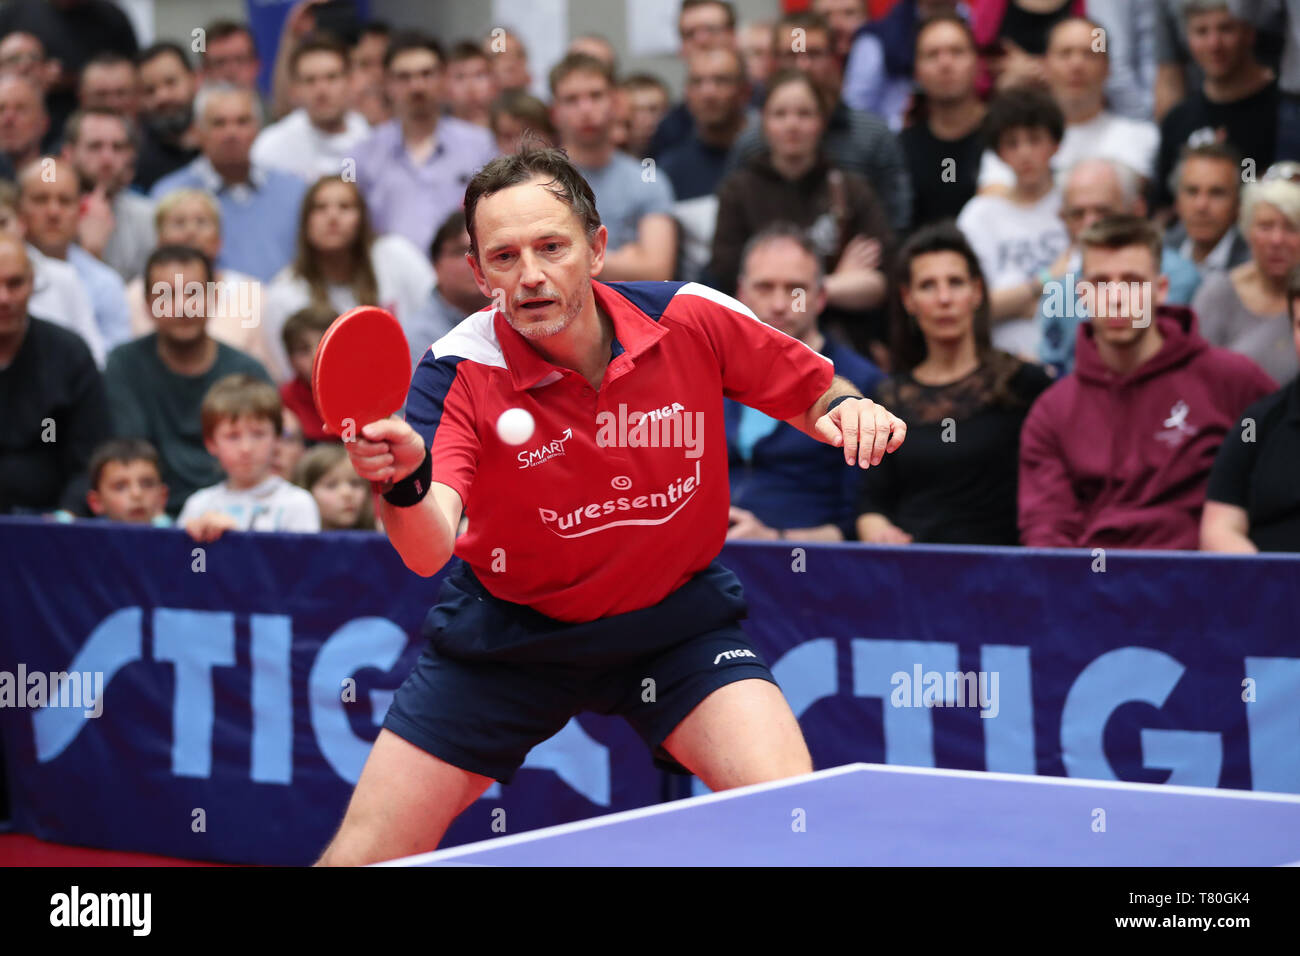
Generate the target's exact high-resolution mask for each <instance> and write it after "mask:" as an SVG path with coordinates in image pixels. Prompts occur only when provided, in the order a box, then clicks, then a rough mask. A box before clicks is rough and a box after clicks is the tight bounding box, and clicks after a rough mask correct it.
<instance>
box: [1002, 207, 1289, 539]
mask: <svg viewBox="0 0 1300 956" xmlns="http://www.w3.org/2000/svg"><path fill="white" fill-rule="evenodd" d="M1080 241H1081V243H1082V246H1083V279H1082V281H1083V282H1084V283H1085V284H1086V285H1087V286H1090V287H1091V293H1090V294H1091V295H1092V296H1093V301H1094V302H1106V303H1108V305H1107V308H1106V309H1100V308H1098V309H1094V310H1093V317H1092V320H1091V321H1090V322H1088V323H1085V324H1082V325H1080V326H1079V333H1078V335H1079V337H1078V342H1077V343H1076V345H1075V368H1074V372H1073V373H1071V374H1070V375H1068V376H1066V377H1065V378H1064V379H1062V380H1061V381H1059V382H1057V383H1056V384H1055V385H1053V386H1052V387H1051V388H1049V389H1048V390H1047V391H1046V392H1045V393H1044V394H1043V396H1042V397H1041V398H1040V399H1039V400H1038V401H1037V402H1036V403H1035V404H1034V407H1033V408H1032V409H1031V410H1030V412H1029V417H1028V419H1026V421H1025V427H1024V430H1023V431H1022V433H1021V436H1020V487H1019V501H1020V537H1021V541H1022V542H1023V543H1024V544H1026V545H1028V546H1030V547H1063V548H1095V547H1102V548H1107V547H1113V548H1182V549H1190V548H1195V547H1196V546H1197V541H1198V528H1199V526H1200V521H1201V508H1202V505H1203V504H1204V502H1205V486H1206V481H1207V479H1208V478H1209V475H1210V467H1211V465H1212V464H1213V462H1214V456H1215V453H1216V452H1217V451H1218V448H1219V445H1220V444H1221V443H1222V442H1223V440H1224V436H1225V434H1226V433H1227V432H1228V430H1229V429H1231V428H1232V427H1234V425H1235V424H1236V422H1237V419H1238V417H1239V416H1240V415H1241V412H1242V410H1243V409H1244V408H1245V407H1246V406H1248V405H1249V404H1250V403H1251V402H1253V401H1256V400H1257V399H1259V398H1262V397H1263V396H1264V395H1267V394H1269V393H1270V392H1272V391H1273V390H1274V389H1276V387H1277V386H1276V385H1275V384H1274V382H1273V380H1272V379H1270V378H1269V377H1268V375H1266V374H1265V373H1264V372H1263V370H1261V369H1260V368H1259V366H1258V365H1256V364H1255V363H1254V362H1252V361H1251V360H1250V359H1248V358H1246V357H1245V356H1243V355H1237V354H1236V353H1234V352H1229V351H1227V350H1226V349H1219V348H1214V347H1213V346H1211V345H1210V344H1209V343H1208V342H1206V341H1205V340H1204V339H1203V338H1201V337H1200V335H1198V334H1197V332H1196V318H1195V315H1194V313H1192V312H1191V311H1190V310H1189V309H1186V308H1179V307H1177V306H1166V305H1164V304H1163V303H1164V298H1165V292H1166V290H1167V288H1168V281H1167V280H1166V279H1165V277H1164V276H1162V275H1160V270H1159V262H1160V252H1161V241H1160V232H1159V230H1158V229H1157V228H1156V227H1155V225H1153V224H1152V223H1151V222H1149V221H1147V220H1145V219H1139V218H1137V217H1136V216H1115V217H1112V218H1110V219H1103V220H1101V221H1100V222H1098V223H1096V224H1095V225H1094V226H1093V227H1092V228H1091V229H1089V230H1088V231H1087V232H1085V233H1084V234H1083V236H1082V237H1081V240H1080ZM1102 313H1105V316H1104V317H1102Z"/></svg>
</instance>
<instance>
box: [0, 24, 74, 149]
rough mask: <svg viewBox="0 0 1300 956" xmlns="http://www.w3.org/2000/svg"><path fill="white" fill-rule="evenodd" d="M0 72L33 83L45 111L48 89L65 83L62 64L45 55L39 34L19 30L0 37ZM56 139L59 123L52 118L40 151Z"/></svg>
mask: <svg viewBox="0 0 1300 956" xmlns="http://www.w3.org/2000/svg"><path fill="white" fill-rule="evenodd" d="M0 73H12V74H15V75H16V76H24V77H26V78H27V79H29V80H31V81H32V82H33V83H34V84H36V88H37V89H38V90H40V91H41V96H42V98H43V100H44V102H45V109H46V112H47V113H48V112H49V106H50V104H49V96H50V90H51V89H52V88H53V87H54V86H56V85H58V86H60V87H62V86H66V82H65V77H64V76H63V66H62V64H61V63H59V61H58V60H52V59H50V57H48V56H47V55H46V53H45V44H43V43H42V42H41V41H40V38H39V37H37V36H35V35H34V34H31V33H24V32H22V31H21V30H17V31H15V32H13V33H10V34H8V35H7V36H5V38H4V39H3V40H0ZM60 98H61V99H62V98H63V97H60ZM58 118H61V117H58ZM58 118H56V119H58ZM57 139H58V125H57V123H53V122H52V123H51V124H50V131H49V133H48V134H47V136H46V138H45V140H44V141H43V142H42V145H41V151H42V152H45V150H46V147H47V146H48V145H50V144H51V142H52V141H54V140H57Z"/></svg>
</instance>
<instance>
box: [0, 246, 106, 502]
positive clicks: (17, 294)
mask: <svg viewBox="0 0 1300 956" xmlns="http://www.w3.org/2000/svg"><path fill="white" fill-rule="evenodd" d="M32 281H33V280H32V266H31V262H30V261H28V258H27V251H26V249H25V248H24V246H23V243H22V241H21V240H19V239H15V238H14V237H12V236H7V235H0V408H3V409H4V414H3V415H0V514H14V513H19V514H22V513H38V512H44V511H53V510H54V509H56V508H60V507H62V508H66V509H67V510H69V511H75V512H78V513H84V511H85V495H86V467H87V465H88V464H89V462H90V455H91V452H92V451H93V450H94V448H95V446H96V445H97V444H98V443H99V442H100V441H102V440H103V439H105V438H107V437H108V409H107V400H106V398H105V394H104V380H103V378H102V377H101V376H100V374H99V369H97V368H96V367H95V360H94V359H93V358H91V355H90V348H89V347H88V346H87V345H86V343H85V342H83V341H82V340H81V337H80V336H78V335H77V334H76V333H75V332H69V331H68V330H67V329H64V328H61V327H59V326H57V325H55V324H54V323H52V322H46V321H44V320H43V319H36V318H33V317H32V316H30V315H28V314H27V300H28V298H29V297H30V296H31V293H32Z"/></svg>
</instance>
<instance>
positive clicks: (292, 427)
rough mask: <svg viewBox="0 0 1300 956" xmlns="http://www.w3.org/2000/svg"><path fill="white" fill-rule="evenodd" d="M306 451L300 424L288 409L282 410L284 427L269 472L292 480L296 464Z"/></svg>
mask: <svg viewBox="0 0 1300 956" xmlns="http://www.w3.org/2000/svg"><path fill="white" fill-rule="evenodd" d="M306 451H307V443H306V441H305V440H304V439H303V437H302V423H301V422H300V421H298V416H297V415H295V414H294V413H293V412H292V411H290V410H289V409H288V408H286V409H284V427H283V428H281V429H280V440H279V441H277V442H276V443H275V458H274V459H273V460H272V462H271V470H272V471H273V472H275V473H276V474H277V475H279V476H280V477H281V478H288V479H290V480H292V479H293V475H294V470H295V469H296V468H297V467H298V462H299V461H301V460H302V456H303V455H304V454H305V453H306Z"/></svg>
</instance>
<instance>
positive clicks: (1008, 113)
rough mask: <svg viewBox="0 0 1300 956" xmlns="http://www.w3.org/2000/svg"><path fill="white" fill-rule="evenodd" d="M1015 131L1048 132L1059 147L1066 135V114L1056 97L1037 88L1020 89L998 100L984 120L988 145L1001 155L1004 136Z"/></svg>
mask: <svg viewBox="0 0 1300 956" xmlns="http://www.w3.org/2000/svg"><path fill="white" fill-rule="evenodd" d="M1013 129H1041V130H1046V131H1047V134H1048V135H1049V136H1051V137H1052V139H1053V140H1054V141H1055V142H1057V143H1059V142H1060V141H1061V137H1062V136H1064V135H1065V114H1064V113H1062V112H1061V107H1059V106H1058V105H1057V104H1056V100H1055V99H1053V98H1052V94H1050V93H1048V92H1047V91H1046V90H1040V89H1039V88H1038V87H1035V86H1017V87H1013V88H1012V89H1009V90H1007V91H1006V92H1004V93H1000V94H998V95H997V96H995V97H994V98H993V100H992V102H990V103H989V111H988V114H987V115H986V116H985V117H984V137H985V139H984V141H985V142H986V143H988V145H989V147H990V148H991V149H992V150H993V151H994V152H997V149H998V144H999V143H1000V142H1001V141H1002V136H1003V135H1004V134H1005V133H1007V132H1009V131H1010V130H1013Z"/></svg>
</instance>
